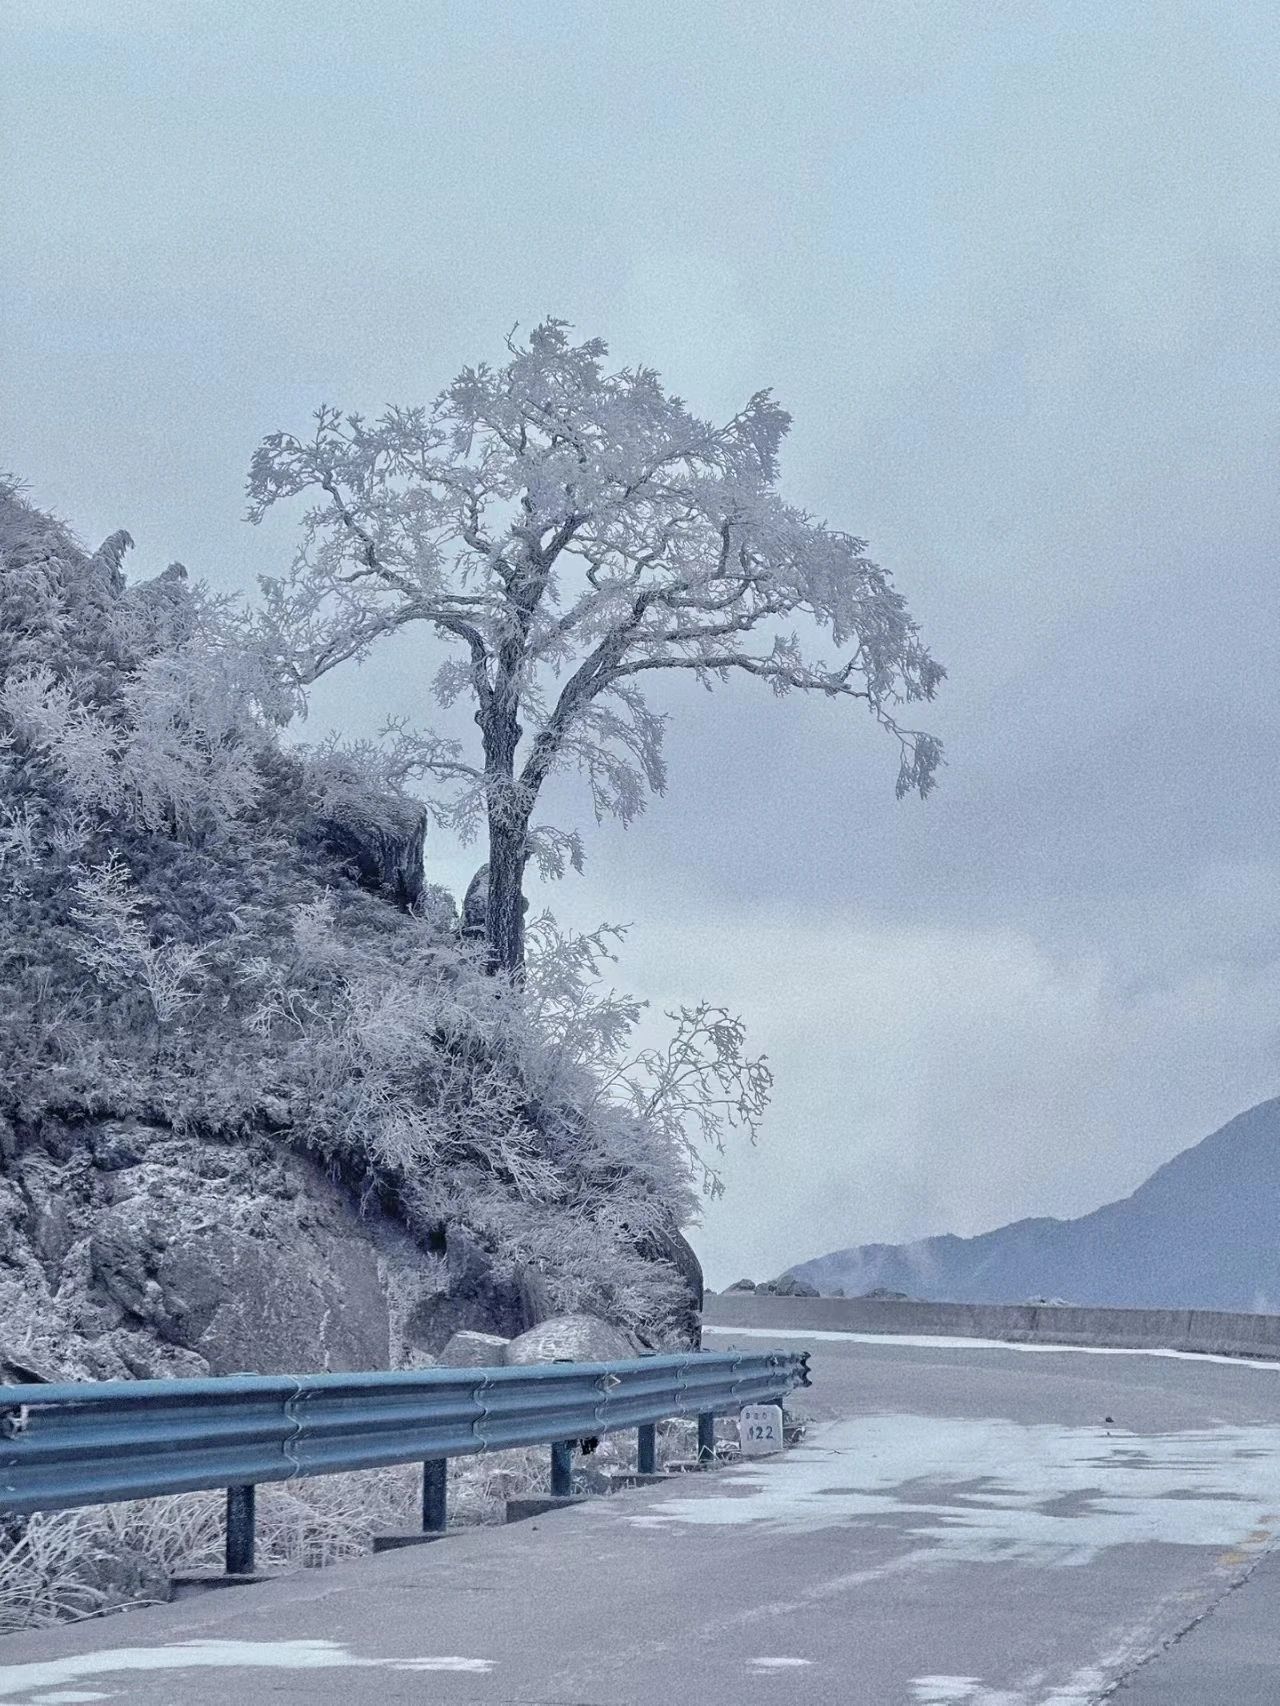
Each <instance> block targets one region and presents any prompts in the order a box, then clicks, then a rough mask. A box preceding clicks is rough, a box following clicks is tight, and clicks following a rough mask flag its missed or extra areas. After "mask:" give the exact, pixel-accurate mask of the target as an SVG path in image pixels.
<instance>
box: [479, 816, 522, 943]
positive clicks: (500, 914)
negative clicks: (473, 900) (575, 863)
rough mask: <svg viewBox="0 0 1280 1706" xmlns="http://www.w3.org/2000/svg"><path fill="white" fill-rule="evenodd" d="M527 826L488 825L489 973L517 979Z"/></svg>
mask: <svg viewBox="0 0 1280 1706" xmlns="http://www.w3.org/2000/svg"><path fill="white" fill-rule="evenodd" d="M527 827H528V826H527V822H526V821H525V820H524V819H520V820H518V821H516V822H514V823H503V824H501V825H496V824H495V823H494V822H493V821H492V819H490V823H489V898H488V904H487V907H486V911H485V934H486V936H487V937H488V941H489V969H490V970H491V971H503V972H506V973H507V974H508V976H511V977H516V976H518V975H519V973H520V971H521V969H522V968H523V966H524V865H525V834H526V830H527Z"/></svg>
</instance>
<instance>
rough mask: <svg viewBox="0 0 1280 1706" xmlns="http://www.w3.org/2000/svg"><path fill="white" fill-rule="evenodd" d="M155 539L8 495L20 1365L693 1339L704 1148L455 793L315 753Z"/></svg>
mask: <svg viewBox="0 0 1280 1706" xmlns="http://www.w3.org/2000/svg"><path fill="white" fill-rule="evenodd" d="M128 546H129V540H128V537H127V535H123V534H119V535H114V536H113V537H112V538H111V539H109V540H108V541H107V542H106V543H105V544H104V545H103V546H102V547H101V548H100V549H99V550H98V551H97V552H94V553H89V552H87V551H85V550H84V549H82V548H81V547H80V545H79V544H78V543H77V542H76V541H75V540H74V538H73V537H72V536H71V535H70V534H69V532H68V531H67V530H66V529H65V528H64V527H63V526H61V525H60V524H59V523H57V522H55V521H53V520H51V519H50V518H49V517H47V516H44V515H41V514H40V513H39V512H37V511H34V510H32V509H31V508H29V507H28V506H27V505H26V504H25V503H23V501H22V500H21V498H20V497H19V496H18V495H17V494H16V493H15V492H13V491H12V489H5V488H3V487H0V1379H23V1378H29V1377H44V1378H55V1377H91V1378H104V1377H111V1376H146V1375H153V1374H166V1373H193V1374H194V1373H205V1372H213V1373H222V1372H228V1371H231V1370H253V1371H262V1372H274V1371H281V1370H288V1369H297V1368H306V1369H323V1368H329V1369H349V1368H360V1367H377V1366H386V1365H387V1364H389V1363H390V1364H405V1363H410V1364H411V1363H413V1362H415V1361H421V1360H423V1359H424V1358H429V1357H432V1356H434V1355H435V1354H437V1353H438V1352H439V1351H440V1350H441V1349H442V1348H443V1346H444V1344H445V1343H446V1342H447V1341H448V1339H449V1338H450V1337H451V1335H452V1334H453V1333H454V1332H455V1331H457V1330H459V1329H466V1328H470V1329H478V1330H484V1331H491V1332H496V1333H500V1334H502V1335H503V1336H504V1337H514V1336H515V1335H517V1334H519V1333H521V1332H523V1331H525V1330H526V1329H528V1328H529V1327H531V1326H532V1325H534V1324H535V1323H536V1322H538V1321H540V1320H544V1319H546V1318H548V1317H551V1316H555V1315H557V1314H561V1313H563V1312H565V1311H566V1310H587V1311H590V1312H593V1313H596V1314H598V1315H600V1316H602V1317H604V1318H607V1319H612V1320H615V1321H618V1322H619V1323H621V1324H622V1325H624V1326H625V1327H627V1328H628V1329H631V1330H634V1331H638V1332H640V1333H641V1334H642V1335H645V1336H647V1337H649V1338H651V1339H653V1340H655V1341H661V1340H664V1339H676V1338H679V1337H680V1336H681V1335H682V1334H684V1333H687V1332H688V1330H689V1326H690V1320H691V1309H692V1307H693V1306H694V1304H695V1300H696V1296H697V1292H698V1289H699V1286H700V1275H698V1273H697V1268H696V1262H694V1261H693V1258H692V1253H691V1252H690V1251H689V1250H688V1246H687V1245H686V1244H685V1243H684V1241H683V1240H682V1239H681V1237H680V1235H679V1231H678V1227H679V1225H680V1223H681V1222H682V1221H683V1220H685V1219H686V1218H687V1217H688V1214H689V1212H690V1209H691V1206H692V1198H691V1195H690V1191H689V1185H688V1178H687V1169H686V1168H685V1166H684V1164H683V1162H682V1160H681V1159H680V1158H679V1157H678V1156H677V1155H676V1154H675V1153H674V1152H673V1150H672V1147H671V1145H670V1143H669V1141H668V1140H667V1138H665V1137H664V1136H663V1134H661V1133H659V1132H657V1131H655V1130H654V1129H652V1128H650V1127H647V1126H646V1125H645V1124H644V1122H643V1121H641V1120H640V1119H639V1118H637V1117H636V1116H635V1115H634V1114H632V1113H629V1112H628V1111H627V1110H626V1109H625V1108H620V1107H616V1106H612V1105H610V1104H608V1103H607V1102H604V1101H602V1100H601V1098H600V1097H599V1096H598V1095H596V1094H595V1093H594V1091H595V1085H594V1083H593V1081H592V1079H591V1075H590V1071H589V1068H588V1067H586V1066H584V1064H583V1062H582V1060H581V1058H580V1054H571V1053H570V1052H569V1051H568V1050H567V1049H566V1048H565V1047H564V1046H563V1044H562V1042H561V1040H560V1038H561V1035H562V1032H563V1029H564V1027H563V1026H561V1027H559V1029H558V1028H557V1024H556V1022H555V1013H556V1001H555V988H556V986H555V982H554V967H552V968H551V969H550V970H547V969H546V968H543V969H542V970H541V971H540V972H539V973H538V976H537V977H534V976H531V978H530V984H529V989H528V992H526V991H523V990H513V989H512V988H511V987H510V986H505V987H503V988H499V987H498V985H497V984H496V983H495V981H494V980H492V979H490V978H488V977H486V976H485V975H484V972H483V969H482V968H481V967H480V965H479V962H478V957H477V955H476V953H475V951H474V949H473V948H472V947H471V946H470V945H469V944H468V943H467V941H466V940H464V939H463V937H462V936H461V934H460V931H459V924H458V919H457V913H456V908H455V906H454V903H453V901H452V899H451V898H450V897H449V896H448V895H446V894H444V893H443V891H440V890H438V889H434V890H433V889H432V888H431V887H430V886H429V885H428V884H426V883H425V882H424V875H423V847H424V837H425V832H426V824H427V816H426V812H425V811H424V809H423V807H422V806H421V804H420V803H419V802H417V801H416V800H414V799H413V798H412V796H410V795H409V794H407V793H405V792H404V790H403V788H402V787H401V786H400V785H399V784H398V783H397V781H396V780H395V778H391V777H388V776H387V775H385V774H384V773H382V772H380V770H379V768H378V763H377V757H376V754H372V753H370V752H368V751H362V750H360V749H351V750H346V751H343V750H340V749H337V748H333V747H329V748H326V749H323V750H320V751H312V752H308V751H305V750H303V749H298V748H290V747H288V746H286V745H284V744H283V743H282V741H281V739H280V736H279V733H278V730H279V726H280V725H281V724H282V723H283V722H285V721H286V720H287V719H288V718H289V716H290V715H291V714H292V712H293V710H294V709H296V701H295V700H294V699H293V698H292V697H291V694H290V692H289V690H288V687H287V683H282V681H281V680H280V679H278V678H277V677H276V676H274V675H273V673H272V669H271V662H270V658H269V657H265V656H264V655H263V654H262V653H261V652H260V651H255V650H254V646H253V644H252V635H251V633H250V632H249V630H248V629H247V628H246V627H245V625H244V624H243V622H241V621H238V619H235V618H234V617H233V616H232V615H231V614H229V613H228V612H227V611H226V610H225V609H224V608H223V607H222V606H220V605H218V604H217V602H216V601H214V600H211V599H210V598H209V597H208V596H207V595H206V594H204V593H203V592H202V591H201V590H200V589H199V588H198V587H192V586H191V585H190V583H189V582H188V580H187V577H186V574H185V571H183V570H182V569H181V568H180V567H178V566H176V565H175V566H174V567H173V568H172V569H170V570H169V571H168V572H167V573H166V574H164V575H162V576H160V577H158V578H157V579H156V580H153V581H151V582H147V583H142V584H130V583H128V582H127V581H126V578H125V576H124V573H123V570H122V567H121V564H122V559H123V557H124V554H125V552H126V550H127V548H128ZM539 979H540V980H541V981H539ZM548 989H550V991H551V993H550V994H549V993H548ZM548 1014H550V1015H551V1017H550V1018H548Z"/></svg>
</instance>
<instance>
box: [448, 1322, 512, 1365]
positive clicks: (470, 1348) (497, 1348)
mask: <svg viewBox="0 0 1280 1706" xmlns="http://www.w3.org/2000/svg"><path fill="white" fill-rule="evenodd" d="M510 1343H511V1341H510V1340H509V1339H504V1338H503V1337H502V1336H501V1335H500V1334H498V1333H473V1332H471V1331H469V1330H468V1329H466V1328H464V1329H463V1331H462V1332H460V1333H455V1334H454V1335H453V1337H452V1338H451V1339H450V1340H449V1343H448V1344H447V1345H446V1346H445V1347H444V1349H443V1350H442V1351H441V1352H440V1355H439V1356H438V1357H437V1358H436V1361H437V1363H438V1364H439V1366H440V1367H441V1368H498V1367H500V1366H501V1365H502V1363H503V1362H505V1360H506V1351H507V1346H508V1345H509V1344H510Z"/></svg>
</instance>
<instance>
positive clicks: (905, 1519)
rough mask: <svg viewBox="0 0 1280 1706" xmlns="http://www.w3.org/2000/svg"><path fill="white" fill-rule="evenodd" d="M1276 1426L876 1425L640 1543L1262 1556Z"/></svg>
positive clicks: (749, 1476) (1276, 1513) (752, 1478)
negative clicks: (761, 1530)
mask: <svg viewBox="0 0 1280 1706" xmlns="http://www.w3.org/2000/svg"><path fill="white" fill-rule="evenodd" d="M1278 1457H1280V1426H1278V1425H1275V1424H1258V1425H1250V1426H1239V1425H1226V1424H1224V1425H1220V1426H1214V1427H1208V1428H1203V1429H1198V1430H1193V1431H1188V1432H1182V1433H1168V1434H1135V1433H1131V1432H1129V1431H1128V1430H1126V1429H1124V1428H1120V1427H1109V1428H1108V1427H1100V1426H1098V1427H1065V1426H1062V1425H1060V1424H1056V1423H1038V1424H1027V1423H1022V1422H1015V1421H1010V1420H1008V1419H1006V1418H1004V1417H995V1416H986V1417H972V1416H943V1417H929V1416H918V1415H872V1416H860V1417H856V1418H853V1419H850V1420H845V1421H839V1422H833V1423H831V1424H829V1425H828V1426H826V1427H824V1428H823V1429H822V1431H821V1434H820V1435H819V1436H817V1437H816V1438H815V1440H814V1442H813V1443H812V1444H809V1445H804V1446H800V1447H797V1448H796V1449H795V1450H793V1451H791V1452H790V1453H788V1455H787V1456H786V1457H778V1458H768V1459H763V1460H761V1461H760V1462H758V1463H756V1464H754V1465H752V1466H751V1467H750V1468H748V1467H745V1466H744V1467H742V1468H740V1469H738V1470H736V1471H735V1472H733V1473H732V1474H731V1475H730V1476H728V1477H727V1478H726V1479H725V1482H724V1491H723V1492H717V1493H707V1492H706V1491H705V1490H704V1489H701V1488H700V1489H699V1491H698V1494H697V1495H695V1496H693V1497H685V1498H680V1497H675V1498H667V1499H663V1500H661V1501H660V1502H659V1503H657V1504H651V1505H647V1506H645V1507H644V1509H643V1510H637V1511H635V1512H634V1513H632V1514H629V1515H628V1518H627V1520H628V1521H630V1522H631V1523H633V1524H635V1525H636V1526H637V1527H647V1528H654V1527H661V1526H664V1525H666V1524H673V1523H681V1524H692V1525H706V1524H713V1525H743V1526H751V1525H755V1524H761V1523H767V1524H771V1525H773V1526H774V1527H776V1528H779V1529H783V1530H787V1531H791V1532H797V1533H798V1532H804V1531H806V1530H811V1529H817V1528H830V1527H834V1526H837V1525H839V1524H844V1523H858V1522H866V1523H871V1524H876V1525H878V1526H881V1527H883V1526H886V1525H887V1526H890V1527H893V1528H895V1529H897V1530H899V1531H900V1532H901V1534H902V1535H903V1537H904V1539H905V1540H906V1541H907V1543H908V1545H909V1547H910V1548H911V1553H910V1556H911V1558H912V1559H913V1561H919V1562H924V1561H928V1562H932V1563H987V1562H996V1561H999V1562H1001V1563H1012V1562H1016V1563H1025V1564H1031V1565H1037V1566H1045V1565H1054V1566H1057V1565H1078V1564H1087V1563H1089V1562H1090V1561H1091V1560H1092V1559H1094V1558H1096V1557H1097V1556H1098V1555H1099V1553H1101V1552H1103V1551H1106V1550H1107V1549H1108V1548H1110V1547H1114V1546H1123V1545H1130V1544H1133V1543H1134V1542H1158V1543H1163V1544H1167V1545H1182V1546H1216V1547H1230V1546H1238V1545H1240V1544H1241V1543H1246V1544H1248V1545H1249V1546H1257V1545H1260V1544H1262V1543H1263V1542H1264V1541H1265V1540H1266V1539H1267V1538H1268V1537H1269V1536H1270V1535H1271V1533H1272V1532H1273V1530H1274V1529H1275V1528H1276V1526H1277V1525H1278V1524H1280V1488H1278V1487H1277V1483H1276V1478H1275V1464H1276V1461H1277V1458H1278Z"/></svg>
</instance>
